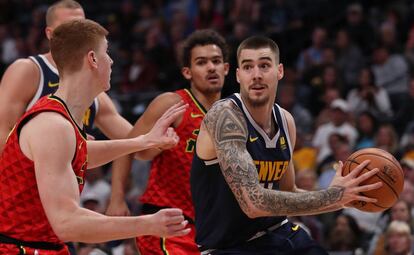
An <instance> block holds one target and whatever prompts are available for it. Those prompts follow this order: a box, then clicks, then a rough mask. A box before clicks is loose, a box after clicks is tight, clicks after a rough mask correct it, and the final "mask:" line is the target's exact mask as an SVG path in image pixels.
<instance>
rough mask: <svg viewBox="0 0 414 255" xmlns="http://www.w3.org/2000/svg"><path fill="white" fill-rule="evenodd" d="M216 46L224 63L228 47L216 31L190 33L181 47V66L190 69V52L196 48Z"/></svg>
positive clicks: (226, 59) (207, 30) (226, 58)
mask: <svg viewBox="0 0 414 255" xmlns="http://www.w3.org/2000/svg"><path fill="white" fill-rule="evenodd" d="M211 44H213V45H217V46H218V47H219V48H220V49H221V53H222V54H223V60H224V62H227V61H228V55H229V53H228V47H227V44H226V40H225V39H224V38H223V37H222V36H221V35H220V34H219V33H217V32H216V31H214V30H211V29H203V30H197V31H195V32H194V33H192V34H191V35H190V36H189V37H188V38H187V39H186V40H185V42H184V44H183V46H182V55H181V66H182V67H190V65H191V50H192V49H193V48H194V47H196V46H205V45H211Z"/></svg>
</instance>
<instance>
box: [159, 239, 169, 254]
mask: <svg viewBox="0 0 414 255" xmlns="http://www.w3.org/2000/svg"><path fill="white" fill-rule="evenodd" d="M165 241H166V238H165V237H161V250H162V252H163V253H164V255H169V254H170V253H169V252H168V250H167V247H166V245H165Z"/></svg>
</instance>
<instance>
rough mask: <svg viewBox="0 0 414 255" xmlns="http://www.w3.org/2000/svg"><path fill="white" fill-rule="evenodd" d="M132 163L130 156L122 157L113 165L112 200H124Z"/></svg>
mask: <svg viewBox="0 0 414 255" xmlns="http://www.w3.org/2000/svg"><path fill="white" fill-rule="evenodd" d="M131 163H132V159H131V156H130V155H126V156H123V157H120V158H119V159H116V160H115V161H114V162H113V163H112V179H111V200H118V199H124V196H125V187H126V183H127V180H128V177H129V175H130V171H131Z"/></svg>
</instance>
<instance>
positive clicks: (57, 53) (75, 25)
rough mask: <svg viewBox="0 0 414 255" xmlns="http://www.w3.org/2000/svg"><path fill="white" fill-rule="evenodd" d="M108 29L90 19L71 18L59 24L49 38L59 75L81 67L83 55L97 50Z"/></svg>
mask: <svg viewBox="0 0 414 255" xmlns="http://www.w3.org/2000/svg"><path fill="white" fill-rule="evenodd" d="M107 35H108V31H107V30H106V29H105V28H103V27H102V26H101V25H99V24H98V23H96V22H95V21H92V20H88V19H85V20H72V21H69V22H66V23H63V24H62V25H59V26H58V27H57V28H56V29H55V30H54V31H53V35H52V38H51V39H50V51H51V52H52V57H53V60H54V61H55V63H56V66H57V69H58V71H59V76H61V77H63V75H64V74H65V73H70V72H75V71H78V70H80V69H81V68H82V64H83V61H81V60H82V59H83V57H84V56H85V55H86V54H88V52H89V51H90V50H97V49H98V46H99V43H100V41H101V40H102V39H104V38H105V37H106V36H107Z"/></svg>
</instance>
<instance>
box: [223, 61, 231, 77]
mask: <svg viewBox="0 0 414 255" xmlns="http://www.w3.org/2000/svg"><path fill="white" fill-rule="evenodd" d="M229 69H230V65H229V63H227V62H224V75H227V74H228V73H229Z"/></svg>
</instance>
